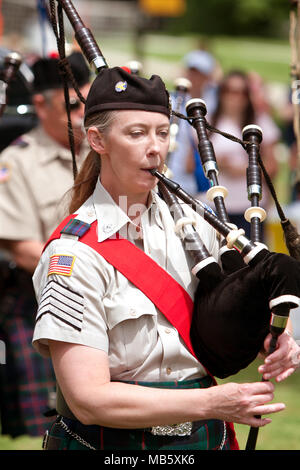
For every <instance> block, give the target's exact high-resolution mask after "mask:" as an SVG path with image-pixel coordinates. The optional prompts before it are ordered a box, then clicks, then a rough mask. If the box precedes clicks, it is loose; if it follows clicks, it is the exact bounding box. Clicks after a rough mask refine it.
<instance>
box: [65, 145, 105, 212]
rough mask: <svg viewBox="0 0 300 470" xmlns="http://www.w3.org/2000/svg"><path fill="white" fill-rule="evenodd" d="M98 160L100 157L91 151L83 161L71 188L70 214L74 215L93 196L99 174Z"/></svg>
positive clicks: (99, 165)
mask: <svg viewBox="0 0 300 470" xmlns="http://www.w3.org/2000/svg"><path fill="white" fill-rule="evenodd" d="M100 158H101V157H100V155H98V153H97V152H95V150H91V151H90V152H89V154H88V156H87V157H86V159H85V160H84V162H83V164H82V167H81V170H80V172H79V173H78V175H77V177H76V179H75V181H74V185H73V188H72V197H71V202H70V206H69V211H70V214H74V212H76V211H77V209H79V207H80V206H82V204H83V203H84V202H85V201H86V200H87V199H88V198H89V197H90V196H91V194H93V192H94V189H95V186H96V183H97V180H98V177H99V174H100V168H101V163H100Z"/></svg>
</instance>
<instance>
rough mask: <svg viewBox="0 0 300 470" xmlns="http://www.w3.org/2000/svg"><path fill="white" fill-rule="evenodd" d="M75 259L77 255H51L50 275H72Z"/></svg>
mask: <svg viewBox="0 0 300 470" xmlns="http://www.w3.org/2000/svg"><path fill="white" fill-rule="evenodd" d="M74 261H75V256H69V255H52V256H50V263H49V269H48V276H50V274H60V275H62V276H71V274H72V269H73V265H74Z"/></svg>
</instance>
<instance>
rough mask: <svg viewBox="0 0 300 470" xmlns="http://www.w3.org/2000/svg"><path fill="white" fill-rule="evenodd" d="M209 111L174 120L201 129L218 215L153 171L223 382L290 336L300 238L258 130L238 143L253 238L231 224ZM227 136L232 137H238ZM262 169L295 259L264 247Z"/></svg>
mask: <svg viewBox="0 0 300 470" xmlns="http://www.w3.org/2000/svg"><path fill="white" fill-rule="evenodd" d="M57 1H58V13H59V14H60V19H59V24H60V28H62V21H61V13H62V10H64V11H65V13H66V15H67V17H68V18H69V20H70V23H71V24H72V26H73V28H74V31H75V38H76V40H77V42H78V44H79V46H80V47H81V49H82V52H83V54H84V55H85V57H86V59H87V61H88V62H89V64H90V65H91V66H92V67H93V68H94V69H95V71H96V73H98V72H100V70H101V69H102V68H103V67H107V63H106V61H105V59H104V57H103V54H102V52H101V51H100V49H99V47H98V45H97V43H96V41H95V39H94V37H93V35H92V33H91V32H90V31H89V29H88V28H86V27H85V25H84V24H83V22H82V20H81V18H80V17H79V15H78V13H77V11H76V10H75V8H74V6H73V4H72V2H71V1H70V0H57ZM54 3H55V2H54V0H50V7H51V17H52V22H53V24H55V25H56V23H55V21H56V20H55V7H54ZM55 27H56V26H55ZM54 30H55V28H54ZM61 31H62V29H61ZM56 36H57V39H58V49H59V51H60V52H61V54H60V56H61V57H62V60H64V59H65V57H64V51H63V46H62V43H61V41H59V33H58V30H56ZM61 37H63V35H61ZM206 111H207V110H206V105H205V102H204V101H203V100H201V99H192V100H189V101H188V102H187V103H186V116H184V115H181V114H180V113H178V112H176V111H173V117H174V116H177V117H179V118H183V119H187V120H188V122H189V123H190V124H191V125H192V126H193V127H194V128H195V130H196V133H197V137H198V142H199V143H198V148H199V153H200V157H201V162H202V166H203V169H204V172H205V175H206V177H207V178H208V180H209V182H210V189H209V190H208V194H207V196H208V198H209V199H210V200H211V201H212V202H213V203H214V206H215V212H214V211H213V210H212V209H211V208H209V207H207V206H206V205H205V204H203V203H202V202H201V201H199V200H197V199H195V198H193V197H192V196H191V195H189V194H188V193H186V192H185V191H184V189H183V188H181V187H180V185H179V184H178V183H176V182H174V181H172V180H171V179H170V178H168V177H167V176H165V175H164V174H162V173H159V172H158V171H157V170H149V171H151V173H152V174H153V175H154V176H156V177H157V178H158V180H159V183H158V187H159V191H160V193H161V195H162V197H163V198H164V199H165V201H166V203H167V204H168V205H169V207H170V210H171V213H172V214H173V216H174V220H175V230H176V233H177V234H178V236H180V237H181V239H182V243H183V245H184V246H185V248H186V250H187V252H188V253H189V255H190V256H191V257H192V259H193V262H194V267H193V269H192V272H193V274H194V275H195V276H197V278H198V280H199V283H198V287H197V290H196V292H195V299H194V312H193V319H192V326H191V331H190V336H191V340H192V344H193V347H194V351H195V353H196V355H197V357H198V359H199V361H200V362H201V363H202V364H203V365H204V366H205V367H206V368H207V369H208V370H209V372H210V373H211V374H212V375H215V376H216V377H219V378H225V377H228V376H230V375H233V374H235V373H237V372H238V371H239V370H241V369H243V368H245V367H247V366H248V365H249V364H250V363H251V362H252V361H253V360H254V359H255V358H256V357H257V355H258V353H259V352H260V351H261V350H262V348H263V343H264V340H265V338H266V336H267V335H268V333H269V332H270V333H271V335H272V340H271V345H270V350H269V351H268V353H271V352H272V351H274V350H275V349H276V344H277V340H278V337H279V335H280V334H282V332H283V331H284V330H285V327H286V324H287V321H288V317H289V311H290V309H292V308H296V307H297V306H299V304H300V236H299V234H298V233H297V231H296V229H295V227H293V226H292V224H291V223H290V221H289V220H287V219H286V217H285V215H284V213H283V211H282V208H281V207H280V204H279V202H278V200H277V197H276V193H275V190H274V187H273V185H272V182H271V180H270V178H268V175H267V172H266V170H265V168H264V165H263V162H262V160H261V157H260V143H261V141H262V138H263V133H262V130H261V129H260V128H259V127H258V126H256V125H250V126H246V127H245V128H244V129H243V140H240V139H238V138H235V140H236V141H237V142H239V143H240V144H241V145H242V146H243V148H244V150H245V151H246V152H247V154H248V157H249V158H248V160H249V165H248V169H247V188H248V197H249V200H250V201H251V207H250V208H249V209H248V210H247V211H246V213H245V218H246V219H247V220H248V221H249V222H250V224H251V237H250V239H248V238H247V237H246V236H245V234H244V232H243V230H241V229H238V228H237V227H234V226H232V225H231V224H230V220H229V218H228V214H227V211H226V208H225V203H224V199H225V197H226V194H227V189H226V188H225V187H223V186H221V185H220V184H219V182H218V165H217V161H216V157H215V153H214V148H213V145H212V143H211V141H210V139H209V133H208V132H209V131H217V132H220V133H222V132H221V131H219V130H216V129H214V128H212V126H210V125H209V123H208V122H207V121H206V118H205V115H206ZM174 128H175V127H174ZM223 135H224V137H228V138H233V139H234V136H229V135H228V134H227V135H226V134H224V133H223ZM261 171H262V172H263V174H264V176H265V179H266V181H267V184H268V186H269V188H270V191H271V194H272V196H273V198H275V199H274V200H275V204H276V207H277V209H278V213H279V216H280V218H281V224H282V227H283V230H284V233H285V236H286V244H287V247H288V249H289V252H290V255H291V256H289V255H286V254H282V253H272V252H270V251H269V250H268V249H267V247H266V246H265V245H264V244H262V243H261V241H260V238H261V237H260V227H261V223H262V221H263V220H264V218H265V216H266V214H265V211H264V210H263V209H262V208H261V207H260V206H259V200H260V199H261V192H262V183H261ZM179 200H180V201H181V202H179ZM182 202H184V203H186V204H188V205H190V206H191V207H192V208H193V209H194V210H195V211H196V212H197V213H198V214H199V215H200V216H201V217H203V218H204V219H205V220H206V221H207V222H208V223H209V224H210V225H212V226H213V227H214V228H215V230H216V231H217V232H218V234H220V237H221V240H222V243H221V250H220V262H217V261H216V260H215V259H214V258H213V257H212V256H211V255H210V253H209V252H208V250H207V248H206V246H205V245H204V243H203V242H202V240H201V238H200V236H199V234H198V232H197V231H196V227H195V221H194V220H191V219H188V218H186V217H185V214H184V209H183V205H182Z"/></svg>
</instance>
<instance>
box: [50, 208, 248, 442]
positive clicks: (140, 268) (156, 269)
mask: <svg viewBox="0 0 300 470" xmlns="http://www.w3.org/2000/svg"><path fill="white" fill-rule="evenodd" d="M74 217H76V216H75V215H70V216H68V217H67V218H66V219H65V220H64V221H63V222H62V223H61V224H60V225H59V226H58V227H57V229H56V230H55V231H54V232H53V234H52V235H51V237H50V238H49V240H48V242H47V243H46V245H45V247H44V249H45V248H46V246H47V245H48V244H49V243H50V242H51V241H52V240H55V239H57V238H60V235H61V230H62V229H63V228H64V227H65V226H66V225H67V223H68V222H69V221H70V219H72V218H74ZM79 241H81V242H82V243H86V244H87V245H88V246H90V247H91V248H93V249H94V250H96V251H97V253H99V254H100V255H101V256H103V258H105V259H106V261H108V262H109V263H110V264H112V265H113V266H114V267H115V268H116V269H117V270H118V271H120V272H121V273H122V274H123V275H124V276H125V277H126V278H127V279H128V280H129V281H130V282H132V283H133V284H134V285H135V286H136V287H138V288H139V289H140V290H141V291H142V292H143V293H144V294H145V295H146V296H147V297H148V298H149V299H150V300H151V301H152V302H153V303H154V305H156V307H157V308H158V309H159V310H160V312H162V313H163V314H164V315H165V317H166V318H167V319H168V320H169V322H170V323H171V324H172V325H173V326H174V327H175V328H176V329H177V331H178V333H179V334H180V336H181V338H182V339H183V341H184V342H185V345H186V346H187V348H188V350H189V351H190V352H191V354H193V356H194V357H196V355H195V353H194V351H193V347H192V344H191V340H190V327H191V321H192V312H193V301H192V299H191V297H190V296H189V295H188V293H187V292H186V291H185V290H184V289H183V287H182V286H181V285H180V284H178V282H177V281H175V279H173V278H172V277H171V276H170V275H169V274H168V273H167V272H166V271H165V270H164V269H163V268H161V267H160V266H159V265H158V264H157V263H156V262H155V261H153V260H152V258H150V257H149V256H148V255H146V254H145V253H144V252H143V251H142V250H140V249H139V248H137V247H136V246H135V245H133V244H132V243H130V242H129V241H128V240H126V239H124V238H116V239H111V238H108V239H106V240H104V241H103V242H98V241H97V222H93V223H92V224H91V227H90V229H89V230H88V231H86V232H85V233H84V235H82V237H80V238H79ZM197 360H198V359H197ZM206 371H207V373H208V374H209V375H211V374H210V373H209V371H208V370H207V369H206ZM214 382H215V379H214ZM215 383H216V382H215ZM228 425H229V428H228V433H229V439H230V441H231V444H232V449H239V445H238V443H237V440H236V438H235V431H234V427H233V423H228Z"/></svg>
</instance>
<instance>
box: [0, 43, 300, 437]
mask: <svg viewBox="0 0 300 470" xmlns="http://www.w3.org/2000/svg"><path fill="white" fill-rule="evenodd" d="M9 52H10V51H9V49H6V48H0V73H3V70H4V59H5V57H6V56H7V55H8V53H9ZM22 59H23V62H22V65H21V67H20V69H19V71H18V73H17V75H16V77H15V78H14V80H13V81H12V82H11V83H10V84H9V86H8V88H7V93H6V103H5V109H4V112H3V115H2V116H1V119H0V136H1V138H0V151H1V154H0V248H1V251H0V288H1V302H0V340H2V341H4V342H5V345H6V367H0V413H1V432H2V434H8V435H11V436H14V437H15V436H18V435H21V434H29V435H32V436H41V435H43V434H44V431H45V429H46V428H47V426H48V423H49V419H51V418H49V417H51V415H52V408H53V407H54V406H55V404H54V403H53V397H54V396H55V381H54V374H53V371H52V368H51V365H50V362H47V361H46V360H45V359H43V358H42V357H40V356H38V355H37V353H35V352H34V351H33V349H32V347H31V338H32V331H33V326H34V319H35V310H36V300H35V296H34V292H33V288H32V282H31V276H32V273H33V271H34V269H35V266H36V264H37V261H38V259H39V257H40V255H41V252H42V249H43V244H44V243H45V241H46V240H47V238H48V237H49V235H50V234H51V232H52V230H53V229H54V228H55V227H56V225H57V222H58V221H59V220H60V219H61V216H62V215H63V213H64V210H65V207H66V198H67V195H68V189H70V188H71V185H72V182H73V173H72V169H73V166H72V156H71V152H70V144H69V135H68V124H67V119H68V118H67V113H66V105H65V96H64V89H63V81H62V70H61V68H60V66H59V60H58V57H57V55H56V54H55V53H51V54H48V55H47V56H46V57H39V56H37V55H35V54H27V55H25V56H23V58H22ZM68 59H69V63H70V65H71V69H72V72H73V75H74V78H75V80H76V83H77V84H78V87H79V90H80V92H81V95H82V97H85V96H86V95H87V92H88V90H89V86H90V82H91V72H90V70H89V67H88V66H87V64H86V61H85V59H84V57H83V56H82V55H81V53H80V52H79V51H78V49H76V48H75V49H73V50H72V48H71V50H70V51H69V54H68ZM120 65H121V66H122V65H127V67H129V68H131V70H132V73H139V74H142V73H143V70H142V66H140V65H141V64H139V63H138V62H136V61H135V62H131V63H129V64H120ZM181 65H182V74H181V76H180V77H170V79H171V80H173V83H174V87H173V89H172V90H169V91H170V92H171V99H172V106H173V109H176V111H178V112H180V113H182V114H185V104H186V103H187V102H188V101H189V100H190V99H192V98H201V99H203V100H204V102H205V104H206V108H207V116H206V118H207V121H208V122H209V123H210V124H211V125H213V126H214V127H216V128H219V129H221V130H222V131H223V132H227V133H230V134H233V135H235V136H237V137H239V138H242V129H243V128H244V127H245V126H246V125H248V124H256V125H258V126H260V127H261V129H262V131H263V141H262V145H261V156H262V159H263V161H264V164H265V167H266V169H267V171H268V173H269V175H270V177H271V178H272V180H275V179H276V178H277V177H278V176H279V172H280V165H279V161H280V157H279V156H278V149H279V147H278V145H279V144H284V148H285V152H286V155H287V167H288V172H289V177H288V183H287V184H288V188H287V193H288V201H287V202H288V203H292V202H295V201H298V200H300V189H299V183H297V180H296V179H295V174H296V171H297V166H298V165H299V162H298V161H297V149H296V139H295V135H294V131H293V109H292V104H291V93H290V90H288V89H287V90H286V105H285V106H284V107H283V108H282V109H281V110H280V111H279V110H278V109H277V110H274V109H273V108H272V105H271V103H270V100H269V98H268V93H267V89H266V84H265V83H264V82H263V80H262V78H261V77H260V76H259V75H258V74H257V73H255V72H253V71H247V72H245V71H243V70H230V71H227V72H226V73H225V72H224V71H223V67H222V64H221V63H219V61H218V60H216V58H215V57H214V56H213V54H212V53H211V52H210V51H208V50H205V49H204V48H202V47H199V48H198V49H195V50H192V51H190V52H189V53H188V54H187V55H186V56H184V57H183V58H182V64H181ZM153 73H156V74H159V73H160V72H159V70H155V71H153ZM68 87H69V95H70V114H71V120H72V125H73V137H74V152H75V155H76V161H77V165H78V167H80V165H81V163H82V161H83V159H84V157H85V155H87V153H88V149H87V145H86V142H85V133H84V129H83V109H84V108H83V103H82V100H80V97H79V96H78V93H77V92H76V91H75V90H74V88H73V84H72V83H70V82H68ZM0 105H2V106H3V103H2V104H1V103H0ZM210 138H211V141H212V143H213V146H214V149H215V153H216V156H217V163H218V167H219V183H220V184H221V185H223V186H225V187H226V188H227V189H228V196H227V198H226V207H227V211H228V215H229V217H230V219H231V221H232V222H233V223H235V224H236V225H237V226H238V227H239V228H244V229H245V231H246V234H248V235H249V224H248V223H247V222H245V218H244V212H245V210H246V209H247V208H248V207H249V201H248V197H247V189H246V168H247V166H248V160H247V155H246V152H245V151H244V150H243V148H242V147H241V145H240V144H238V143H236V142H233V141H232V140H228V139H226V138H224V137H223V136H221V135H220V134H217V133H213V132H212V133H211V134H210ZM280 148H282V147H280ZM167 163H168V168H169V170H170V172H171V175H172V178H173V179H174V180H175V181H177V182H178V183H180V185H181V186H182V187H183V189H185V190H186V191H188V192H189V193H190V194H192V195H193V196H197V197H198V198H200V199H201V200H203V202H208V203H209V204H211V201H207V199H206V191H207V189H208V188H209V182H208V179H207V178H206V175H205V174H204V171H203V168H202V165H201V156H200V155H199V150H198V144H197V135H196V132H195V130H194V129H193V127H192V126H190V124H189V123H188V122H187V121H186V120H183V119H178V118H177V117H176V116H173V118H172V126H171V144H170V151H169V155H168V161H167ZM261 205H262V207H264V208H265V209H266V210H267V209H268V207H270V205H271V201H270V198H269V197H268V191H265V190H263V198H262V200H261Z"/></svg>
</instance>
